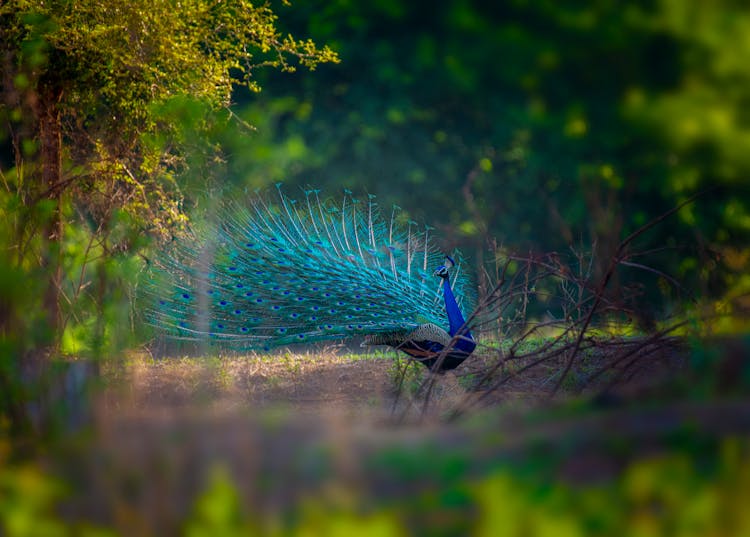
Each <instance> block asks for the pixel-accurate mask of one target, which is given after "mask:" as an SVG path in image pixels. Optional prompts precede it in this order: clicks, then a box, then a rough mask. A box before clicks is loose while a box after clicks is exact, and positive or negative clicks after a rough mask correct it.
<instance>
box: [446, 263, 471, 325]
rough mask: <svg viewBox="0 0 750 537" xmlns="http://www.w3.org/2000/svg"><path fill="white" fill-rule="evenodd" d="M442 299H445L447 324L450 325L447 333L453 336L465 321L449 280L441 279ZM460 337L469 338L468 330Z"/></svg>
mask: <svg viewBox="0 0 750 537" xmlns="http://www.w3.org/2000/svg"><path fill="white" fill-rule="evenodd" d="M443 298H444V299H445V311H446V313H447V314H448V322H449V323H450V329H449V331H448V333H449V334H450V335H451V336H455V335H456V334H457V333H458V331H459V330H460V329H461V327H462V326H464V324H465V323H466V321H465V320H464V316H463V315H462V314H461V310H460V309H459V307H458V303H456V297H455V296H454V295H453V290H452V289H451V283H450V278H445V279H443ZM461 335H462V336H464V337H467V338H471V333H470V332H469V331H468V330H465V331H464V332H463V333H462V334H461Z"/></svg>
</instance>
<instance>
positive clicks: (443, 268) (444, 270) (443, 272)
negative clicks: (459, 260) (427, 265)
mask: <svg viewBox="0 0 750 537" xmlns="http://www.w3.org/2000/svg"><path fill="white" fill-rule="evenodd" d="M455 264H456V262H455V261H453V259H452V258H451V257H450V256H447V255H446V256H445V265H440V266H439V267H438V268H437V269H436V270H435V272H433V274H434V275H435V276H438V277H440V278H443V279H444V280H445V279H447V278H448V271H449V270H450V269H451V268H452V267H453V266H454V265H455Z"/></svg>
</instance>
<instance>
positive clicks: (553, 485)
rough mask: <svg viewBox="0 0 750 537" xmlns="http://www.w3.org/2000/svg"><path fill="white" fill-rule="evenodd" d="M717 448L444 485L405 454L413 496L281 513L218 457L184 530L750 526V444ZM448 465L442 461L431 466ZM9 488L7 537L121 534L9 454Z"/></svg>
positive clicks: (454, 473) (682, 530)
mask: <svg viewBox="0 0 750 537" xmlns="http://www.w3.org/2000/svg"><path fill="white" fill-rule="evenodd" d="M443 455H445V453H443ZM703 455H705V453H704V454H703ZM717 455H718V456H717V457H716V459H715V460H714V461H713V462H710V463H708V464H707V461H706V460H705V459H704V458H703V456H702V455H701V453H699V452H695V451H691V450H685V449H681V450H676V451H673V452H672V453H671V454H658V455H650V456H640V457H638V458H636V459H634V460H633V461H632V462H631V463H629V464H628V465H627V466H626V467H625V468H624V469H623V470H622V472H621V473H619V474H618V475H617V476H616V477H615V478H614V479H613V480H612V481H603V480H595V481H594V482H582V483H576V482H574V481H555V482H550V481H549V479H544V478H542V477H541V476H542V474H543V473H544V472H542V473H540V472H538V471H536V472H529V470H528V469H529V468H533V467H534V466H533V465H535V464H537V463H538V462H539V461H536V460H535V459H534V457H531V460H530V461H527V462H525V463H524V464H521V465H519V464H515V465H513V466H512V467H508V466H504V467H502V468H500V469H496V470H493V471H491V472H489V474H488V475H486V476H485V477H481V478H478V479H477V478H469V479H467V478H466V472H465V469H462V467H461V465H459V466H456V464H455V462H454V463H451V465H450V467H452V468H453V470H451V471H450V472H449V473H447V474H445V476H446V477H445V482H444V483H443V485H442V486H441V487H436V486H435V485H436V483H432V484H431V483H430V481H429V480H428V481H416V479H417V475H416V474H415V471H416V472H417V474H418V473H420V472H421V470H419V469H418V468H422V467H423V468H424V469H427V468H428V467H431V466H432V462H431V461H425V460H424V459H423V458H420V459H418V458H409V457H407V458H404V459H403V460H402V463H401V464H391V465H390V467H389V470H390V472H391V473H392V474H398V475H399V479H401V480H402V482H403V483H404V484H407V486H408V487H410V488H414V489H415V492H413V493H412V494H411V495H410V497H409V498H408V499H407V498H405V499H403V500H401V501H398V502H393V501H390V500H388V499H387V498H379V499H376V498H367V500H366V501H365V502H364V503H362V505H367V507H366V508H363V507H361V506H358V505H357V504H358V502H359V500H363V498H357V501H353V500H354V498H355V496H352V495H351V494H350V493H347V494H345V495H333V496H332V495H331V494H326V493H323V494H320V495H318V496H316V497H310V498H308V499H307V500H304V501H302V502H299V503H296V504H293V505H290V506H287V507H286V508H285V512H284V513H283V514H278V513H276V514H271V513H260V512H258V511H257V509H256V508H254V507H252V506H248V505H245V504H244V503H243V501H242V499H241V497H240V494H239V493H238V490H237V487H236V485H235V484H234V482H233V480H232V479H231V478H230V477H229V475H228V473H227V472H226V471H225V470H224V469H223V468H222V467H221V466H217V467H214V470H213V472H212V473H211V474H210V476H209V481H208V483H207V485H206V487H205V489H204V491H203V492H202V493H201V494H200V495H199V497H198V498H197V500H196V502H195V504H194V506H193V508H192V510H191V512H190V513H189V514H188V515H187V517H186V522H185V526H184V532H183V534H184V535H188V536H199V535H214V536H216V537H220V536H221V537H223V536H232V535H295V536H300V537H302V536H307V535H342V536H344V535H372V536H380V535H382V536H391V535H478V536H484V535H492V536H505V535H507V536H520V535H530V536H540V537H542V536H545V535H565V536H571V537H572V536H579V535H580V536H583V535H591V536H613V535H642V536H650V535H654V536H692V535H695V536H698V535H701V536H703V535H725V536H735V535H736V536H740V535H747V533H748V532H749V531H750V515H749V514H748V512H747V509H746V506H745V503H746V498H747V497H748V494H750V459H749V458H748V444H747V442H746V441H741V440H739V439H731V438H730V439H725V440H724V441H723V442H722V443H721V444H720V446H719V448H718V453H717ZM580 456H585V455H584V454H581V455H580ZM454 459H455V457H453V458H451V457H444V459H443V460H444V461H448V460H454ZM413 464H416V467H414V466H412V465H413ZM440 468H442V466H441V464H440V461H438V466H437V468H435V467H433V470H435V469H437V470H440ZM430 475H432V474H430ZM0 493H2V497H3V502H2V503H1V504H0V527H2V529H3V531H4V534H5V535H8V536H9V537H16V536H18V537H21V536H32V535H45V536H47V535H114V534H116V531H113V530H106V529H104V528H95V527H92V526H82V525H79V524H78V523H77V522H75V521H73V522H71V521H65V520H63V519H61V518H60V517H59V516H57V515H56V514H55V506H56V505H57V504H58V503H59V500H60V499H61V498H62V497H63V493H62V489H61V487H60V485H59V484H58V483H57V482H56V481H55V480H54V479H51V478H50V477H49V476H47V475H45V473H43V472H42V471H40V470H39V469H38V468H35V467H33V466H29V465H25V466H18V465H11V464H3V466H0ZM336 498H338V499H336ZM344 498H345V499H344Z"/></svg>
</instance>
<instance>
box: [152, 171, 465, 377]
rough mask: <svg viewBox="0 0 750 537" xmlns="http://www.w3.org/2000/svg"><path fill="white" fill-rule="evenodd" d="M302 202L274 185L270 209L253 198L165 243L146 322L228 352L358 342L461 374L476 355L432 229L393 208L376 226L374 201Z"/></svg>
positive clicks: (449, 264)
mask: <svg viewBox="0 0 750 537" xmlns="http://www.w3.org/2000/svg"><path fill="white" fill-rule="evenodd" d="M303 193H304V195H303V196H300V198H299V199H293V198H291V197H289V196H287V195H286V194H284V193H283V192H282V190H281V188H280V187H278V185H277V194H276V196H277V199H276V200H275V201H269V200H268V198H267V197H266V196H263V195H254V196H252V197H250V199H249V200H248V205H247V206H246V207H238V206H235V207H231V208H229V209H228V210H226V211H224V212H225V213H226V214H227V215H229V216H227V217H226V218H224V219H222V220H221V221H219V222H215V223H213V224H210V225H206V226H204V228H203V229H201V230H193V231H192V232H191V235H190V236H189V237H187V238H184V239H181V240H176V241H174V243H173V245H172V247H171V248H169V249H168V250H167V251H166V252H165V253H163V254H161V255H160V256H159V257H158V258H157V259H156V260H155V261H154V263H152V270H151V271H150V274H151V280H150V283H149V284H148V285H147V286H146V289H147V292H148V295H149V302H150V303H151V304H152V305H151V306H150V307H149V311H148V319H149V321H150V323H151V324H153V325H154V326H156V327H157V328H158V329H159V330H161V331H163V332H165V333H166V335H168V336H169V337H172V338H180V339H190V340H200V341H212V342H217V343H219V344H221V345H225V346H228V347H231V348H234V349H237V350H253V349H257V350H260V349H263V350H269V349H271V348H273V347H278V346H284V345H291V344H296V343H305V342H315V341H321V340H331V339H345V338H352V337H357V336H359V337H361V339H362V345H387V346H390V347H394V348H396V349H399V350H401V351H403V352H405V353H406V354H408V355H409V356H410V357H412V358H414V359H415V360H417V361H419V362H420V363H422V364H424V365H425V366H426V367H428V368H430V369H432V370H434V371H437V372H443V371H446V370H450V369H454V368H456V367H458V366H459V365H460V364H461V363H462V362H463V361H464V360H465V359H466V358H467V357H468V356H469V355H470V354H471V353H472V352H473V351H474V348H475V347H476V342H475V340H474V337H473V336H472V334H471V331H470V330H469V327H468V326H467V323H466V321H465V319H464V316H463V314H462V311H461V310H462V307H463V308H465V309H470V308H471V307H472V293H471V291H470V282H469V278H468V276H467V275H466V274H465V272H464V271H462V270H461V265H460V263H457V262H456V261H454V257H456V256H445V255H443V254H441V253H440V251H439V250H438V249H437V248H436V247H435V246H433V244H432V237H431V236H430V231H431V229H432V228H430V227H425V228H424V229H422V230H420V229H418V228H417V225H416V223H415V222H413V221H411V220H405V219H404V215H403V213H402V212H401V211H400V209H399V208H398V207H397V206H394V207H393V210H392V211H391V215H390V218H383V217H382V215H381V211H380V210H379V207H378V205H377V203H376V202H375V198H374V196H372V195H370V196H368V199H367V201H366V202H364V203H363V202H362V201H360V200H357V199H356V198H354V197H353V196H352V194H351V192H349V191H345V194H344V197H343V200H342V201H339V202H333V201H331V200H330V199H322V196H321V193H320V191H319V190H305V191H303ZM433 267H434V270H432V268H433ZM436 284H437V285H436ZM444 327H448V329H447V330H446V329H445V328H444Z"/></svg>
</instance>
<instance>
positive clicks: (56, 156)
mask: <svg viewBox="0 0 750 537" xmlns="http://www.w3.org/2000/svg"><path fill="white" fill-rule="evenodd" d="M61 96H62V92H61V91H60V90H59V89H55V88H52V89H47V90H45V91H42V92H41V94H40V110H39V111H40V114H39V144H40V148H39V149H40V153H39V157H40V165H41V177H40V182H41V184H40V190H41V191H42V192H43V193H44V196H45V198H46V199H48V200H50V202H51V205H52V208H51V213H50V214H49V215H48V217H47V220H46V224H45V227H44V237H43V240H44V250H43V254H42V255H43V256H44V257H43V259H42V264H43V266H42V268H43V270H44V272H45V273H46V275H47V278H48V280H47V288H46V290H45V293H44V301H43V305H44V309H45V311H46V314H47V323H48V326H49V328H50V330H51V332H52V334H53V336H54V339H55V343H57V342H58V341H59V338H60V335H61V334H59V330H60V327H61V325H62V317H61V314H60V289H61V284H62V259H61V243H62V237H63V220H62V214H61V211H62V191H63V187H62V132H61V131H62V129H61V125H60V111H59V110H58V107H57V104H58V102H59V101H60V97H61Z"/></svg>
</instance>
